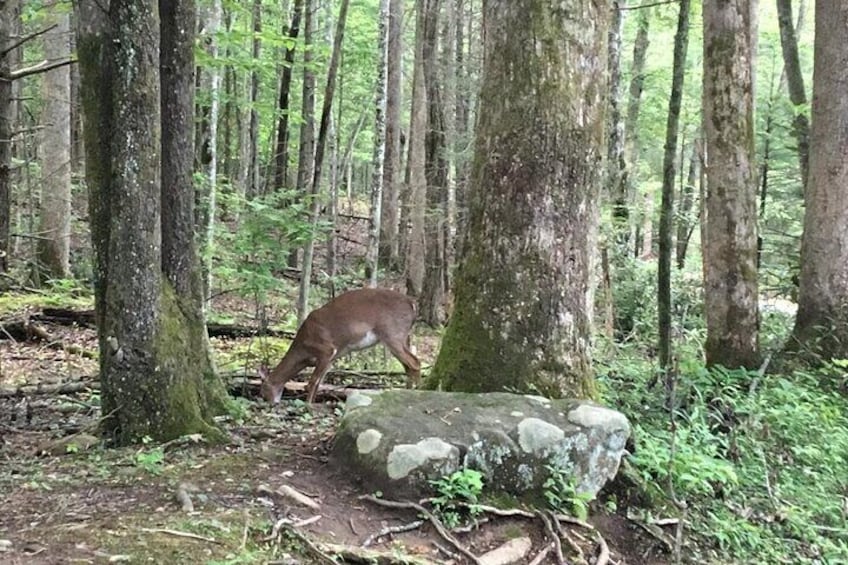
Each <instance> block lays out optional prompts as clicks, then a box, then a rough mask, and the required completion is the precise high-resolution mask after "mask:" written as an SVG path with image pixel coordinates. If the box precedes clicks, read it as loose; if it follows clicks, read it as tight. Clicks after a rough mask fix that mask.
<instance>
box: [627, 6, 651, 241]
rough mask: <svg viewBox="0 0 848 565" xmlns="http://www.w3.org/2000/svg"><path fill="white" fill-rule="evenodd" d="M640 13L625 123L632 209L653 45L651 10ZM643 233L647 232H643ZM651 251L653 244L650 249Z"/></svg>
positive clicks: (647, 213) (647, 211) (634, 223)
mask: <svg viewBox="0 0 848 565" xmlns="http://www.w3.org/2000/svg"><path fill="white" fill-rule="evenodd" d="M637 11H638V13H639V14H638V17H639V19H638V20H637V24H636V26H637V27H636V39H635V41H634V43H633V63H632V65H631V67H630V85H629V88H628V101H627V118H626V119H625V122H624V132H625V153H626V161H627V173H626V178H625V181H626V184H627V201H628V207H629V208H633V207H635V206H637V205H638V204H637V201H636V193H637V190H636V186H637V185H638V175H637V174H636V165H637V164H638V162H639V149H640V145H639V143H640V142H639V127H638V123H639V111H640V110H641V108H642V89H643V87H644V84H645V59H646V57H647V54H648V47H649V46H650V42H651V40H650V35H649V32H650V26H651V9H650V8H643V9H641V10H637ZM652 198H653V197H652V196H650V195H649V198H647V199H645V200H646V201H647V202H650V204H651V206H650V207H649V208H643V211H642V214H643V217H647V227H648V228H649V229H648V230H647V232H648V233H647V235H648V237H650V231H651V230H650V225H651V222H650V218H651V214H652V212H653V199H652ZM628 216H629V217H630V218H632V219H631V221H630V236H629V237H628V240H629V243H630V245H632V246H633V247H632V250H633V255H634V256H638V255H639V254H640V248H639V242H638V241H637V239H638V238H637V237H636V233H637V231H638V229H639V227H638V221H639V216H638V214H633V213H632V210H631V213H629V214H628ZM643 231H646V230H644V229H643ZM648 247H649V249H650V245H649V246H648Z"/></svg>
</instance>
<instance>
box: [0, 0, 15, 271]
mask: <svg viewBox="0 0 848 565" xmlns="http://www.w3.org/2000/svg"><path fill="white" fill-rule="evenodd" d="M17 19H18V2H17V0H6V1H5V2H2V3H0V273H5V272H6V271H8V270H9V254H10V252H11V248H10V245H9V244H10V234H11V226H12V124H13V123H15V113H16V112H15V106H14V104H13V103H12V81H11V78H10V77H11V71H12V69H11V58H12V57H11V51H8V48H9V47H10V46H11V43H12V41H13V39H14V38H13V33H12V32H13V30H14V27H15V22H16V21H17ZM7 51H8V52H7Z"/></svg>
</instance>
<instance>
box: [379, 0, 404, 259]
mask: <svg viewBox="0 0 848 565" xmlns="http://www.w3.org/2000/svg"><path fill="white" fill-rule="evenodd" d="M403 4H404V2H403V0H390V4H389V41H388V59H387V66H386V155H385V159H384V164H383V190H382V203H381V206H380V211H381V221H380V263H381V264H383V265H385V267H386V268H388V269H395V268H397V266H398V262H399V255H398V253H399V247H398V232H399V225H398V223H399V221H400V210H399V208H398V206H399V198H400V185H401V183H400V174H401V147H402V145H401V142H400V140H401V134H402V132H401V122H400V119H401V111H400V109H401V104H402V103H403V102H402V90H401V84H402V79H403V66H402V63H403Z"/></svg>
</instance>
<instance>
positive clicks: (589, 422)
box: [331, 390, 630, 502]
mask: <svg viewBox="0 0 848 565" xmlns="http://www.w3.org/2000/svg"><path fill="white" fill-rule="evenodd" d="M629 435H630V424H629V422H628V421H627V418H626V417H625V416H624V415H623V414H621V413H619V412H616V411H614V410H610V409H609V408H604V407H602V406H599V405H597V404H595V403H593V402H589V401H583V400H551V399H547V398H543V397H540V396H529V395H519V394H508V393H486V394H469V393H448V392H431V391H414V390H395V391H384V392H376V393H374V392H368V393H354V394H352V395H351V396H350V397H349V398H348V400H347V404H346V406H345V414H344V417H343V418H342V421H341V425H340V427H339V431H338V433H337V435H336V441H335V444H334V446H333V452H332V458H331V461H332V463H333V464H334V465H335V466H336V467H337V468H338V469H339V470H340V471H342V472H343V474H344V475H346V476H349V477H351V478H352V479H354V480H356V481H357V482H358V483H359V484H360V486H362V487H363V488H365V489H367V490H379V491H382V492H383V494H385V495H386V496H391V497H413V498H416V499H417V498H420V497H424V496H429V495H430V494H432V492H433V490H432V487H431V486H430V484H429V481H430V480H431V479H439V478H442V477H444V476H446V475H450V474H451V473H453V472H454V471H457V470H461V469H463V468H466V467H467V468H472V469H477V470H478V471H480V472H481V473H483V476H484V478H485V481H486V491H487V492H499V493H506V494H509V495H512V496H515V497H516V498H518V499H522V500H527V501H531V502H535V501H538V500H539V499H540V498H541V496H542V493H543V490H544V489H543V486H542V485H543V483H544V482H545V480H546V479H547V478H548V477H549V476H550V474H551V472H550V468H555V469H558V470H559V471H560V472H562V473H564V474H565V476H568V477H571V478H572V481H573V485H574V487H575V489H576V491H577V492H579V493H585V494H588V495H591V496H594V495H595V494H596V493H597V492H598V491H599V490H600V489H601V487H602V486H603V485H604V483H606V482H607V481H608V480H609V479H611V478H612V477H614V476H615V474H616V472H617V471H618V466H619V463H620V461H621V457H622V455H623V453H624V444H625V441H626V440H627V438H628V436H629Z"/></svg>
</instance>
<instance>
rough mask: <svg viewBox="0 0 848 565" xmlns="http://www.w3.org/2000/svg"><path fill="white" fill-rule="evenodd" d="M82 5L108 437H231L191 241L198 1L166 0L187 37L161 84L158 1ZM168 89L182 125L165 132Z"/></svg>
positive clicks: (176, 45)
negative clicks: (214, 420) (215, 421)
mask: <svg viewBox="0 0 848 565" xmlns="http://www.w3.org/2000/svg"><path fill="white" fill-rule="evenodd" d="M77 8H78V10H79V12H78V17H79V19H78V21H79V22H80V24H79V27H78V43H77V45H78V53H79V61H80V66H81V80H82V84H81V99H82V103H83V116H84V119H85V128H84V131H85V146H86V164H87V166H86V180H87V183H88V186H89V191H90V195H89V205H90V216H91V225H92V239H93V243H94V250H95V265H96V277H95V305H96V312H97V322H98V334H99V338H100V379H101V387H102V388H101V390H102V395H103V413H104V416H107V417H106V418H105V420H104V424H103V425H104V432H105V433H106V435H107V436H108V437H110V438H112V439H113V440H114V441H115V443H117V444H127V443H132V442H135V441H138V440H140V439H141V438H143V437H145V436H150V437H152V438H154V439H159V440H164V439H170V438H174V437H178V436H180V435H183V434H187V433H194V432H202V433H207V434H209V435H213V436H219V435H220V433H221V432H220V431H219V430H217V428H215V427H214V426H213V425H212V424H211V417H212V416H213V415H214V414H215V413H216V412H219V411H220V410H221V408H222V407H223V402H224V400H225V392H224V390H223V387H222V385H221V383H220V381H219V380H218V379H217V377H216V375H215V373H214V371H213V368H212V366H211V363H210V361H209V353H208V351H209V350H208V347H207V344H206V339H205V329H204V327H203V317H202V314H201V312H202V310H201V308H200V306H201V302H200V277H199V268H198V267H199V266H198V263H197V256H196V253H195V250H194V243H193V240H192V237H191V225H192V221H193V219H192V214H193V210H192V204H191V202H192V198H191V194H192V193H191V192H190V191H191V186H192V185H191V183H190V180H189V179H190V172H191V166H190V163H191V156H192V155H193V148H192V147H191V144H192V141H191V139H192V131H191V124H192V110H191V108H192V104H193V99H192V93H193V89H191V88H190V85H192V84H193V71H192V70H191V69H193V60H192V58H191V46H192V45H193V37H192V36H193V30H194V21H193V16H194V7H193V2H191V1H184V0H176V1H174V0H170V1H168V2H165V1H164V0H163V8H164V10H163V16H164V26H163V28H162V29H163V30H164V32H165V34H166V35H168V36H170V34H171V33H173V32H175V31H176V30H180V32H181V33H180V34H179V36H178V37H166V38H165V40H164V41H163V51H162V59H161V64H162V66H163V72H164V76H165V78H164V79H163V81H162V82H161V83H160V18H159V10H158V7H157V6H156V4H150V3H148V2H143V1H142V0H113V1H112V2H110V3H108V4H107V3H104V2H102V1H101V0H81V1H80V2H79V3H78V4H77ZM106 9H108V13H106V12H105V11H104V10H106ZM183 34H188V37H187V36H186V35H183ZM186 50H188V52H186ZM186 68H188V69H189V70H186ZM183 83H185V84H183ZM163 86H164V88H163ZM162 92H164V93H165V96H166V98H165V99H164V103H165V104H167V105H169V106H170V107H169V108H168V113H167V114H166V115H165V116H164V117H166V118H167V119H169V120H172V121H173V123H168V125H167V128H166V131H167V133H165V134H164V135H163V132H162V127H161V125H160V124H161V122H160V116H161V115H160V107H161V105H160V104H161V102H160V93H162ZM163 143H164V145H163ZM171 151H174V152H175V153H174V154H173V155H167V156H166V158H165V159H164V162H163V160H162V159H160V156H161V155H162V154H163V153H169V152H171ZM163 179H164V182H163ZM185 192H187V194H185ZM163 205H164V206H165V207H168V208H170V209H169V210H168V213H166V214H165V215H164V216H163V214H162V209H163ZM163 220H164V221H163ZM180 248H181V249H180Z"/></svg>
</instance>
